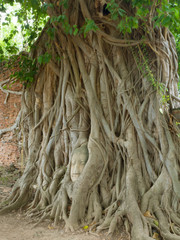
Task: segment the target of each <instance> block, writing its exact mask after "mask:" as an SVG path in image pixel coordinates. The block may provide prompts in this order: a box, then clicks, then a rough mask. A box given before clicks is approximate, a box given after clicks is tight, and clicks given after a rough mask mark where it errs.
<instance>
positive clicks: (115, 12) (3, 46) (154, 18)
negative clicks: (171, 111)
mask: <svg viewBox="0 0 180 240" xmlns="http://www.w3.org/2000/svg"><path fill="white" fill-rule="evenodd" d="M123 2H124V3H125V5H123V6H126V5H127V7H122V4H121V3H122V1H116V0H108V1H107V5H106V9H107V10H108V11H109V12H110V17H111V18H112V20H113V21H115V22H116V26H117V29H118V30H119V31H120V32H122V34H123V36H124V37H126V36H127V34H131V33H132V32H133V31H134V30H135V29H137V30H139V29H143V30H144V32H145V33H146V32H150V31H154V28H158V27H165V28H166V27H169V28H170V30H171V31H172V32H173V34H174V36H175V38H176V43H177V52H178V56H179V57H180V1H179V0H170V1H168V0H157V1H150V0H140V1H139V0H123ZM15 3H16V4H20V8H19V9H15V10H14V12H12V13H11V14H9V15H7V16H6V19H5V21H4V22H3V23H2V25H3V27H6V28H8V27H9V26H10V24H12V16H16V17H17V21H18V24H20V26H21V30H20V31H21V33H22V36H23V39H24V41H23V47H24V48H25V49H26V50H28V51H29V50H30V48H31V47H32V45H33V43H34V41H35V40H36V39H37V38H38V36H39V34H40V33H41V31H42V29H43V27H44V25H45V23H47V21H48V20H49V17H48V16H47V9H48V8H50V9H52V10H53V9H54V5H53V4H52V3H47V2H44V1H41V0H29V1H27V0H25V1H24V0H16V1H15V0H0V12H2V13H4V12H6V10H7V8H8V6H9V5H11V6H13V5H14V4H15ZM57 4H58V6H59V8H61V7H62V8H63V11H62V13H61V15H59V16H51V18H50V23H51V24H52V23H53V25H56V24H59V23H60V24H61V26H62V28H63V30H64V32H65V33H66V34H70V35H74V36H76V35H77V34H79V35H81V34H82V35H83V36H84V37H86V36H87V34H88V33H89V32H90V31H97V30H98V26H97V25H96V23H95V21H94V20H93V19H86V20H85V23H84V24H83V26H78V25H77V24H74V25H71V24H70V23H69V20H68V17H67V15H66V11H67V10H68V7H69V6H68V4H69V0H62V1H58V2H57ZM129 5H130V8H129V7H128V6H129ZM128 9H131V12H129V11H128ZM149 23H150V24H149ZM55 31H56V29H55V28H54V27H50V28H48V30H47V33H48V35H49V36H50V39H53V38H54V33H55ZM18 32H19V29H18V28H17V27H15V26H14V27H12V26H11V29H10V30H9V32H8V34H7V35H6V36H5V37H4V39H3V41H0V61H2V60H4V59H5V56H10V55H13V54H17V53H18V51H19V46H18V45H17V44H16V41H14V39H15V36H16V35H17V34H18ZM47 58H49V56H48V55H47V54H46V55H45V56H42V57H40V59H38V62H39V61H40V62H41V63H44V61H45V62H46V61H47ZM179 62H180V61H179ZM179 69H180V67H179ZM179 73H180V72H179ZM179 85H180V83H179Z"/></svg>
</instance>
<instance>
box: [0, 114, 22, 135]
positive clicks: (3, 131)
mask: <svg viewBox="0 0 180 240" xmlns="http://www.w3.org/2000/svg"><path fill="white" fill-rule="evenodd" d="M20 118H21V111H19V113H18V116H17V118H16V121H15V123H14V124H13V125H12V126H11V127H9V128H4V129H0V137H2V135H3V134H4V133H7V132H11V131H13V130H14V129H16V128H17V126H18V125H19V122H20Z"/></svg>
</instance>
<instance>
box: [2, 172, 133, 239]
mask: <svg viewBox="0 0 180 240" xmlns="http://www.w3.org/2000/svg"><path fill="white" fill-rule="evenodd" d="M3 171H4V170H3ZM17 177H18V174H17V176H16V177H14V174H12V172H10V173H9V172H7V171H5V172H3V173H2V170H1V169H0V202H1V201H2V200H3V199H4V198H5V197H7V196H8V194H9V193H10V191H11V187H12V185H13V183H14V182H15V180H16V178H17ZM33 226H34V223H32V219H30V218H27V217H25V215H24V214H23V213H21V212H12V213H9V214H6V215H3V216H0V240H111V239H113V240H129V238H127V235H126V234H125V233H124V232H121V233H120V234H118V235H116V236H113V238H112V237H109V236H107V234H106V233H103V234H99V235H98V234H96V233H93V234H90V233H88V232H86V230H84V229H81V230H80V231H79V232H75V233H72V232H68V233H66V232H64V230H63V226H59V227H56V228H54V227H53V225H52V223H51V222H50V221H49V220H47V221H44V222H43V223H41V224H40V225H38V226H37V227H35V228H34V227H33Z"/></svg>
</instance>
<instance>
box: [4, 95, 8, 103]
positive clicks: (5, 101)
mask: <svg viewBox="0 0 180 240" xmlns="http://www.w3.org/2000/svg"><path fill="white" fill-rule="evenodd" d="M8 98H9V93H7V94H6V98H5V100H4V104H7V101H8Z"/></svg>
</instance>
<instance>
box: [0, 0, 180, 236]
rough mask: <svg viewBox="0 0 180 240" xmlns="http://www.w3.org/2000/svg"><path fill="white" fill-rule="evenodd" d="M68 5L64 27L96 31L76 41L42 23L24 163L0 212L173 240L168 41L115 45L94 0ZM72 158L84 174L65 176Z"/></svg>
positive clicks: (172, 69)
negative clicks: (91, 26)
mask: <svg viewBox="0 0 180 240" xmlns="http://www.w3.org/2000/svg"><path fill="white" fill-rule="evenodd" d="M70 3H71V1H69V6H70V7H69V9H68V11H67V17H68V19H69V23H70V24H71V25H74V24H78V26H79V27H81V26H82V25H83V24H84V22H85V19H86V18H87V19H92V18H93V19H94V21H95V23H96V24H97V26H98V27H99V29H98V30H97V31H96V32H93V31H91V32H89V33H88V34H87V36H86V38H84V37H83V36H82V35H80V36H79V35H76V36H74V35H73V34H72V35H70V34H65V33H64V28H63V26H62V25H61V24H59V23H58V24H55V23H52V24H51V25H50V24H49V25H48V26H47V28H55V29H56V31H55V36H54V38H53V39H52V38H50V37H49V36H48V34H47V33H46V31H44V32H43V33H42V35H41V37H40V38H39V39H38V41H37V42H36V44H35V46H36V48H34V49H33V51H32V52H31V56H32V58H37V57H38V56H40V55H42V54H44V53H45V52H49V53H50V54H51V55H52V58H51V60H50V62H49V63H47V64H46V65H44V66H43V67H41V68H40V72H39V74H38V76H37V80H36V82H35V83H34V84H33V85H32V86H31V87H30V88H26V89H25V90H24V93H23V98H22V110H21V111H22V122H21V126H22V129H21V131H22V135H23V147H24V150H23V151H24V154H23V155H24V158H25V160H26V162H27V164H26V168H25V171H24V174H23V175H22V177H21V178H20V179H19V180H18V181H17V182H16V184H15V185H14V188H13V191H12V194H11V196H10V197H9V205H7V206H4V207H3V208H2V210H1V213H5V212H8V211H11V210H12V209H18V208H20V207H22V206H28V210H27V211H28V214H32V215H33V216H34V215H35V214H37V215H38V216H42V219H44V218H45V217H51V218H52V219H53V220H54V222H55V224H57V223H58V222H59V221H60V220H61V219H63V220H64V221H65V224H66V228H68V229H71V230H74V229H76V228H77V227H82V226H84V225H90V224H91V226H92V227H91V228H92V229H93V228H94V229H96V230H97V231H101V230H103V229H108V232H109V233H113V232H114V231H115V230H116V228H117V227H120V226H125V227H126V231H128V232H129V233H130V234H131V239H133V240H136V239H137V240H143V239H144V240H148V239H149V240H150V239H153V234H154V231H155V232H156V233H157V234H159V235H161V236H162V237H163V239H167V240H176V239H177V240H178V239H179V238H180V228H179V223H180V218H179V216H180V208H179V199H180V181H179V172H180V167H179V162H180V147H179V144H180V140H179V137H178V136H179V135H178V134H179V129H178V126H177V125H176V119H175V118H173V116H172V115H171V114H170V113H169V112H170V108H174V107H178V106H179V105H178V104H179V102H178V101H177V99H175V98H174V97H176V98H178V90H177V81H178V75H177V56H176V53H175V52H176V50H175V43H174V38H173V36H172V34H171V33H170V32H169V31H168V30H166V31H165V29H163V28H157V29H155V30H153V32H152V31H151V30H152V29H150V31H149V33H145V32H143V30H136V31H133V32H132V34H131V36H130V35H129V39H130V40H127V39H125V40H124V39H123V38H122V37H123V36H122V34H121V33H120V32H119V31H118V30H117V29H116V27H115V25H114V21H112V20H111V19H110V17H109V16H107V17H105V16H102V15H101V14H98V12H97V11H98V10H97V9H95V5H94V1H83V0H76V1H73V2H72V3H71V4H70ZM71 6H72V7H71ZM62 9H63V7H61V8H59V7H58V6H56V5H55V6H54V9H52V8H51V9H49V14H50V15H51V16H52V15H55V16H58V15H59V14H60V11H62ZM93 14H94V15H95V17H94V15H93ZM142 36H145V38H144V39H145V40H140V39H142ZM48 42H49V43H50V46H51V48H48V44H46V43H48ZM57 57H60V59H61V60H60V61H57ZM166 89H168V92H167V91H166ZM168 96H169V97H168ZM173 96H174V97H173ZM80 160H82V161H84V163H83V164H84V165H85V166H84V165H83V166H84V168H83V170H82V169H81V167H79V169H81V170H80V172H74V176H76V174H77V176H76V177H75V178H73V177H72V173H73V170H72V168H71V165H72V162H73V161H74V162H75V164H76V163H78V161H80ZM81 166H82V164H81ZM74 179H75V180H74Z"/></svg>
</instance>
